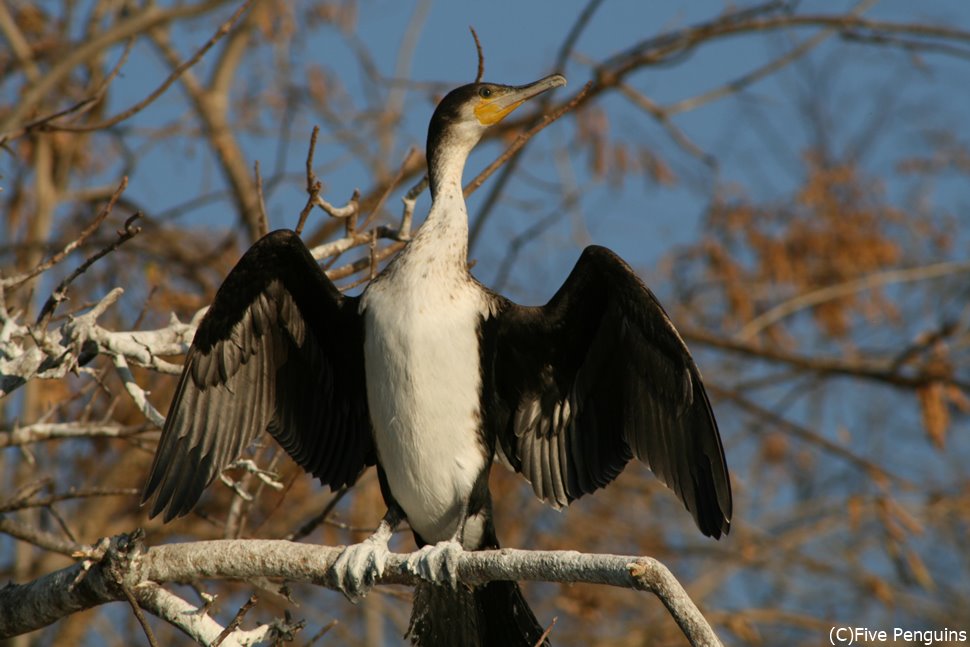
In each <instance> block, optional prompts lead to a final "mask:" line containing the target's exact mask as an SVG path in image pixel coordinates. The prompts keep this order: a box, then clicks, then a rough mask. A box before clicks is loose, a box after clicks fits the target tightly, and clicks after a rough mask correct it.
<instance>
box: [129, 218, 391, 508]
mask: <svg viewBox="0 0 970 647" xmlns="http://www.w3.org/2000/svg"><path fill="white" fill-rule="evenodd" d="M338 376H339V377H338ZM263 431H269V432H270V433H271V434H272V435H273V436H274V437H275V438H276V440H277V441H278V442H279V443H280V445H281V446H282V447H283V448H284V449H285V450H286V451H287V452H288V453H289V454H290V455H291V456H293V458H294V460H296V461H297V462H298V463H299V464H300V465H301V466H302V467H303V468H304V469H306V470H307V471H309V472H311V473H312V474H313V475H315V476H317V477H318V478H320V480H321V481H323V482H324V483H326V484H328V485H330V486H331V487H332V488H338V487H342V486H344V485H349V484H351V483H353V481H354V480H356V478H357V476H359V474H360V472H361V471H363V469H364V468H365V467H366V466H368V465H373V464H374V461H375V454H374V447H373V440H372V437H371V430H370V423H369V418H368V414H367V402H366V394H365V386H364V362H363V331H362V323H361V320H360V316H359V314H358V310H357V299H355V298H352V297H345V296H343V295H342V294H340V292H339V291H338V290H337V289H336V287H334V285H333V284H332V283H331V282H330V281H329V279H327V277H326V275H325V274H324V273H323V271H322V270H321V269H320V267H319V266H318V265H317V264H316V262H315V261H314V260H313V257H312V256H311V255H310V253H309V251H308V250H307V249H306V247H305V246H304V245H303V242H302V241H301V240H300V239H299V237H298V236H297V235H296V234H294V233H293V232H291V231H287V230H279V231H275V232H272V233H270V234H268V235H266V236H265V237H263V238H262V239H261V240H260V241H258V242H257V243H256V244H255V245H253V247H251V248H250V249H249V251H247V252H246V254H245V255H243V257H242V258H241V259H240V261H239V263H238V264H237V265H236V267H235V268H233V270H232V272H230V274H229V276H227V277H226V280H225V282H224V283H223V285H222V287H220V288H219V291H218V293H217V294H216V298H215V300H214V302H213V304H212V307H211V308H210V309H209V311H208V312H207V313H206V315H205V317H204V318H203V320H202V322H201V323H200V325H199V329H198V331H197V332H196V336H195V339H194V340H193V342H192V347H191V348H190V349H189V352H188V354H187V355H186V359H185V366H184V368H183V372H182V376H181V378H180V379H179V383H178V386H177V387H176V391H175V397H174V398H173V400H172V405H171V407H170V408H169V415H168V417H167V418H166V421H165V426H164V428H163V430H162V436H161V439H160V440H159V444H158V448H157V450H156V453H155V460H154V462H153V464H152V469H151V472H150V474H149V477H148V481H147V483H146V486H145V492H144V495H143V498H142V501H143V502H148V501H151V502H152V505H151V509H150V513H151V515H152V516H155V515H156V514H159V513H161V512H164V513H165V519H166V520H169V519H171V518H173V517H176V516H179V515H183V514H185V513H187V512H188V511H189V510H190V509H191V508H192V506H193V505H195V503H196V501H198V499H199V497H200V496H201V494H202V491H203V490H204V489H205V488H206V486H208V484H209V483H211V482H212V480H213V479H214V478H215V477H216V476H217V475H218V474H219V472H220V471H221V470H222V469H224V468H225V467H226V465H228V464H229V463H230V462H231V461H233V460H234V459H236V458H237V457H238V456H239V455H240V454H241V453H242V452H243V451H244V450H245V448H246V447H247V446H249V445H250V444H251V443H252V442H253V441H254V440H255V439H256V437H257V436H258V435H259V434H260V433H262V432H263Z"/></svg>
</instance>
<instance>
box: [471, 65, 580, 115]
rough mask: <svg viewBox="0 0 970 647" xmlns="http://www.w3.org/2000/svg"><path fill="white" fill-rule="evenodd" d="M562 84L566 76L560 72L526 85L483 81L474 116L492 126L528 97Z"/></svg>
mask: <svg viewBox="0 0 970 647" xmlns="http://www.w3.org/2000/svg"><path fill="white" fill-rule="evenodd" d="M563 85H566V77H564V76H563V75H562V74H551V75H549V76H547V77H544V78H541V79H539V80H538V81H535V82H534V83H528V84H526V85H492V84H489V83H484V84H482V89H481V90H480V92H479V96H480V97H481V103H479V105H477V106H476V107H475V116H476V117H478V120H479V121H480V122H481V123H482V124H483V125H486V126H492V125H494V124H497V123H498V122H500V121H502V120H503V119H505V117H507V116H508V115H509V114H510V113H511V112H512V111H513V110H515V109H516V108H518V107H519V106H521V105H522V104H523V103H525V102H526V101H528V100H529V99H531V98H533V97H535V96H537V95H540V94H542V93H543V92H545V91H546V90H551V89H552V88H558V87H560V86H563Z"/></svg>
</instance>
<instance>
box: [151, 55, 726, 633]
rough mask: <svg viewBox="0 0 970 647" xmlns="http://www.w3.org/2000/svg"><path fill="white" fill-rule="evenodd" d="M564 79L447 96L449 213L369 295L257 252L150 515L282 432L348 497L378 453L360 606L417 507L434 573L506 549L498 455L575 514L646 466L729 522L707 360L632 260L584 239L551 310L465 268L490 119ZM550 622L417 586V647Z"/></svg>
mask: <svg viewBox="0 0 970 647" xmlns="http://www.w3.org/2000/svg"><path fill="white" fill-rule="evenodd" d="M565 82H566V80H565V79H564V78H563V77H562V76H560V75H558V74H557V75H552V76H549V77H546V78H544V79H541V80H539V81H537V82H535V83H532V84H529V85H524V86H518V87H515V86H506V85H497V84H493V83H473V84H470V85H465V86H462V87H460V88H458V89H456V90H453V91H452V92H450V93H449V94H448V95H447V96H446V97H445V98H444V99H443V100H442V101H441V103H440V104H439V105H438V107H437V109H436V110H435V112H434V116H433V117H432V119H431V124H430V127H429V131H428V142H427V160H428V174H429V178H430V189H431V197H432V206H431V211H430V213H429V214H428V217H427V219H426V221H425V222H424V224H423V226H422V227H421V228H420V229H419V230H418V232H417V233H416V235H415V236H414V239H413V240H412V241H411V242H410V243H409V244H408V245H407V247H406V248H405V249H404V250H403V251H402V252H401V253H400V254H398V255H397V256H396V257H395V258H394V259H393V260H392V261H391V262H390V263H389V264H388V265H387V267H386V268H385V269H384V271H383V272H381V273H380V274H379V275H378V276H377V277H376V278H375V279H374V280H373V281H371V282H370V284H369V285H368V286H367V288H366V289H365V290H364V292H363V294H362V295H361V296H359V297H353V296H346V295H343V294H341V293H340V292H339V291H338V290H337V288H336V287H335V286H334V285H333V283H331V282H330V280H329V279H328V278H327V277H326V275H325V274H324V272H323V271H322V270H321V269H320V267H319V265H317V263H316V262H315V261H314V259H313V258H312V256H311V255H310V253H309V251H308V250H307V248H306V247H305V246H304V244H303V242H302V241H301V240H300V238H299V237H298V236H297V235H296V234H295V233H294V232H292V231H288V230H278V231H275V232H272V233H270V234H267V235H266V236H265V237H264V238H262V239H261V240H259V241H258V242H257V243H255V244H254V245H253V246H252V247H251V248H250V249H249V251H247V252H246V253H245V255H243V257H242V258H241V259H240V261H239V263H238V264H237V265H236V267H235V268H234V269H233V270H232V271H231V272H230V274H229V275H228V276H227V277H226V280H225V282H224V283H223V285H222V286H221V287H220V288H219V291H218V292H217V294H216V297H215V301H214V302H213V304H212V306H211V308H210V309H209V311H208V312H207V313H206V315H205V317H204V318H203V319H202V321H201V323H200V325H199V328H198V331H197V332H196V335H195V339H194V341H193V342H192V346H191V348H190V349H189V352H188V355H187V357H186V360H185V366H184V369H183V372H182V376H181V379H180V380H179V383H178V387H177V390H176V393H175V397H174V399H173V402H172V405H171V408H170V410H169V414H168V418H167V419H166V421H165V426H164V429H163V431H162V436H161V439H160V441H159V445H158V449H157V451H156V454H155V460H154V463H153V465H152V468H151V474H150V476H149V478H148V482H147V485H146V487H145V492H144V496H143V502H147V501H149V500H153V503H152V505H151V510H150V512H151V515H152V516H155V515H157V514H159V513H164V517H165V520H166V521H167V520H169V519H172V518H173V517H176V516H179V515H183V514H185V513H187V512H188V511H189V510H190V509H191V508H192V507H193V505H195V503H196V502H197V501H198V499H199V497H200V496H201V494H202V491H203V490H204V489H205V487H206V486H207V485H208V484H209V483H210V482H212V480H213V479H214V478H215V477H216V476H217V475H218V474H219V473H220V471H221V470H222V469H223V468H224V467H225V466H226V465H227V464H228V463H229V462H230V461H232V460H233V459H235V458H236V457H237V456H238V455H239V454H240V453H241V452H242V451H243V449H244V448H245V447H246V446H247V445H249V444H250V443H251V442H252V441H253V440H254V439H255V438H256V437H257V435H258V434H259V433H260V432H262V431H264V430H268V431H269V433H270V434H271V435H272V436H273V437H275V438H276V440H277V441H278V442H279V443H280V444H281V445H282V446H283V448H284V449H285V450H286V451H287V452H289V454H290V455H291V456H292V457H293V458H294V459H295V460H296V461H297V463H299V464H300V465H301V466H302V467H303V468H304V469H305V470H307V471H308V472H310V473H312V474H313V475H314V476H316V477H318V478H319V479H320V480H321V481H322V482H323V483H326V484H327V485H329V486H330V487H331V488H334V489H336V488H340V487H343V486H348V485H351V484H353V483H354V482H355V481H356V480H357V478H358V476H359V475H360V474H361V472H362V471H363V470H364V469H365V468H367V467H368V466H370V465H377V470H378V476H379V480H380V485H381V492H382V494H383V496H384V500H385V502H386V503H387V507H388V512H387V514H386V515H385V517H384V519H383V520H382V521H381V523H380V525H379V527H378V530H377V532H375V534H374V535H373V536H372V537H370V538H369V539H368V540H366V541H364V542H362V543H361V544H356V545H354V546H350V547H348V548H347V549H345V550H344V552H343V553H342V554H341V556H340V558H339V559H338V562H337V564H336V565H335V569H336V571H337V574H338V580H339V582H340V586H341V588H342V589H343V590H344V592H345V593H347V594H348V596H350V597H352V598H354V597H357V596H359V595H362V594H363V593H365V592H366V591H367V589H368V588H369V587H370V585H372V584H373V582H374V578H375V577H376V576H377V575H378V574H379V573H380V572H381V570H382V569H383V566H384V563H385V559H386V555H387V554H388V553H387V542H388V539H389V538H390V535H391V531H392V530H393V528H394V527H395V526H396V525H398V523H399V522H400V521H402V520H404V519H407V520H408V522H409V524H410V527H411V529H412V531H413V533H414V537H415V540H416V542H417V543H418V545H419V546H422V547H423V548H422V550H421V551H420V552H419V553H417V554H416V557H415V558H413V559H412V561H411V564H410V565H411V567H412V568H413V569H414V571H415V572H418V573H419V574H421V575H423V576H424V577H425V578H426V579H430V578H432V577H433V576H434V575H435V574H437V573H441V572H444V573H445V574H446V575H447V576H448V577H449V578H451V579H452V583H454V571H453V568H454V557H455V555H456V554H457V552H458V551H460V550H462V549H464V550H483V549H490V548H497V547H498V545H499V544H498V540H497V538H496V533H495V528H494V526H493V523H492V515H491V506H492V503H491V498H490V495H489V489H488V474H489V468H490V467H491V464H492V461H493V458H494V457H495V456H496V454H497V453H498V452H500V453H501V455H502V456H503V457H504V459H505V460H506V461H507V462H508V463H509V464H510V465H511V466H512V467H513V468H514V469H515V470H516V471H518V472H520V473H521V474H522V475H523V476H524V477H525V478H526V479H528V481H529V482H530V483H531V484H532V487H533V489H534V490H535V493H536V495H537V496H538V497H539V498H541V499H543V500H545V501H546V502H548V503H549V504H551V505H553V506H557V507H558V506H565V505H567V504H568V503H570V502H571V501H573V500H574V499H576V498H578V497H580V496H582V495H584V494H588V493H591V492H593V491H594V490H596V489H598V488H601V487H603V486H605V485H606V484H608V483H609V482H610V481H612V480H613V479H614V478H615V477H616V476H617V474H619V473H620V471H621V470H622V469H623V466H624V465H625V464H626V463H627V462H628V461H629V460H630V459H631V458H633V457H634V456H635V457H637V458H639V459H640V460H642V461H644V462H645V463H647V464H648V465H649V466H650V468H651V469H652V470H653V472H654V473H655V474H656V475H657V476H658V477H659V478H660V479H661V480H662V481H663V482H664V483H666V484H667V485H668V486H669V487H670V488H671V489H672V490H673V491H674V492H675V493H676V494H677V496H678V497H680V499H681V500H682V501H683V503H684V505H685V506H686V507H687V509H688V510H689V511H690V513H691V515H693V517H694V520H695V521H696V523H697V525H698V527H699V528H700V530H701V532H703V533H704V534H705V535H709V536H713V537H715V538H717V537H720V536H721V534H722V533H727V532H728V530H729V528H730V520H731V505H732V504H731V489H730V483H729V480H728V471H727V465H726V463H725V460H724V452H723V449H722V447H721V440H720V437H719V434H718V430H717V424H716V422H715V420H714V415H713V413H712V411H711V406H710V403H709V402H708V398H707V394H706V393H705V391H704V386H703V384H702V382H701V375H700V372H699V371H698V369H697V367H696V366H695V364H694V361H693V359H692V358H691V356H690V353H689V351H688V349H687V346H686V345H685V343H684V341H683V339H681V337H680V335H679V334H678V333H677V331H676V330H675V329H674V326H673V324H672V323H671V321H670V319H669V318H668V317H667V315H666V313H665V312H664V310H663V308H662V307H661V305H660V303H659V302H658V301H657V299H656V297H655V296H654V295H653V293H652V292H651V291H650V290H649V289H648V288H647V287H646V286H645V285H644V284H643V283H642V282H641V281H640V279H639V278H638V277H637V275H636V274H635V273H634V272H633V271H632V270H631V269H630V267H629V266H628V265H627V264H626V263H625V262H623V261H622V260H621V259H620V258H619V257H617V256H616V255H615V254H614V253H613V252H611V251H610V250H608V249H606V248H603V247H597V246H590V247H587V248H586V249H585V250H584V251H583V253H582V255H581V256H580V258H579V261H578V262H577V263H576V266H575V267H574V268H573V270H572V272H571V273H570V274H569V276H568V278H567V279H566V282H565V283H564V284H563V285H562V287H561V288H560V289H559V291H558V292H556V294H555V295H554V296H553V297H552V299H551V300H550V301H549V302H548V303H547V304H546V305H544V306H539V307H526V306H520V305H517V304H515V303H512V302H511V301H509V300H508V299H506V298H505V297H503V296H501V295H498V294H496V293H494V292H492V291H490V290H489V289H488V288H486V287H484V286H482V285H481V284H480V283H479V282H478V281H477V280H475V278H474V277H472V276H471V274H470V273H469V271H468V264H467V251H468V214H467V211H466V208H465V201H464V197H463V195H462V184H461V179H462V171H463V169H464V166H465V161H466V159H467V157H468V155H469V153H470V152H471V150H472V148H473V147H474V146H475V145H476V144H477V143H478V141H479V139H480V138H481V137H482V134H483V133H484V132H485V130H486V129H487V128H488V127H489V126H491V125H493V124H496V123H498V122H499V121H501V120H502V119H503V118H504V117H505V116H507V115H508V114H509V113H511V112H512V111H513V110H515V109H516V108H517V107H518V106H519V105H521V104H522V103H523V102H525V101H526V100H528V99H530V98H532V97H534V96H536V95H538V94H539V93H541V92H544V91H546V90H548V89H550V88H554V87H557V86H561V85H564V84H565ZM439 581H440V580H439ZM542 631H543V630H542V626H541V625H540V624H539V623H538V622H537V621H536V619H535V616H534V615H533V614H532V611H531V610H530V609H529V606H528V604H527V603H526V602H525V600H524V599H523V597H522V594H521V592H520V590H519V587H518V584H516V583H515V582H491V583H489V584H485V585H482V586H477V587H474V588H471V589H469V588H467V587H465V586H464V585H458V586H448V585H447V584H444V585H442V584H431V583H430V582H425V583H423V584H421V585H419V586H418V587H417V589H416V591H415V603H414V610H413V612H412V619H411V626H410V629H409V634H410V636H411V639H412V641H413V642H414V643H415V644H418V645H424V646H435V647H444V646H448V647H454V646H456V645H468V646H482V647H497V646H502V647H507V646H510V645H521V646H523V647H525V646H528V647H532V646H533V645H534V644H535V643H536V642H537V641H538V639H539V638H540V637H541V634H542ZM544 644H548V643H544Z"/></svg>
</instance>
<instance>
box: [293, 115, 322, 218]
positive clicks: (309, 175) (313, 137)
mask: <svg viewBox="0 0 970 647" xmlns="http://www.w3.org/2000/svg"><path fill="white" fill-rule="evenodd" d="M319 136H320V126H314V127H313V132H312V133H310V147H309V148H308V149H307V154H306V192H307V201H306V205H305V206H304V207H303V211H301V212H300V219H299V220H298V221H297V223H296V229H295V230H294V231H296V235H297V236H299V235H301V234H302V233H303V225H305V224H306V219H307V217H309V215H310V212H311V211H313V206H314V205H315V204H316V203H317V198H319V197H320V188H321V184H320V181H319V180H318V179H317V174H316V173H314V172H313V153H314V151H315V150H316V148H317V137H319Z"/></svg>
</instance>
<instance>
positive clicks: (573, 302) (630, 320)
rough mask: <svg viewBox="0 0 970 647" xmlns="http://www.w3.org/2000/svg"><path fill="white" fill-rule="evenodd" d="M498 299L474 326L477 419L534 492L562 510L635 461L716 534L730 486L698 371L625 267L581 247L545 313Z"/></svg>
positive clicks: (723, 523) (725, 520) (725, 526)
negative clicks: (480, 404) (483, 392)
mask: <svg viewBox="0 0 970 647" xmlns="http://www.w3.org/2000/svg"><path fill="white" fill-rule="evenodd" d="M497 299H498V300H497V302H496V303H497V305H496V308H497V310H498V312H497V314H496V315H495V316H494V317H492V318H490V319H489V320H487V321H486V322H485V323H484V326H486V328H488V327H490V328H491V329H490V330H485V331H483V339H485V340H489V341H487V343H488V344H490V345H491V346H490V347H486V348H485V349H484V351H483V360H484V362H483V365H484V366H485V371H484V379H485V381H486V385H487V387H488V389H489V390H488V392H490V393H492V394H493V396H492V397H493V398H494V401H493V402H491V403H490V404H489V407H488V409H487V411H488V416H489V419H488V420H487V421H486V424H488V425H489V426H490V428H491V429H492V430H493V431H494V433H495V434H496V436H497V438H498V443H499V447H500V448H501V450H502V452H503V454H504V455H505V456H506V458H507V459H508V461H509V463H510V464H511V465H512V467H513V468H514V469H515V470H516V471H518V472H520V473H521V474H522V475H523V476H524V477H525V478H526V479H528V480H529V481H530V482H531V483H532V487H533V489H534V490H535V493H536V495H537V496H538V497H539V498H541V499H544V500H545V501H547V502H548V503H550V504H552V505H555V506H563V505H566V504H568V503H569V502H571V501H572V500H574V499H576V498H578V497H580V496H582V495H583V494H588V493H591V492H593V491H595V490H596V489H598V488H601V487H603V486H605V485H606V484H608V483H609V482H611V481H612V480H613V479H614V478H616V476H617V475H618V474H619V473H620V471H621V470H622V469H623V467H624V466H625V465H626V463H627V461H629V460H630V459H631V458H633V457H634V456H635V457H637V458H639V459H640V460H642V461H643V462H645V463H646V464H648V465H649V466H650V468H651V469H652V470H653V472H654V473H655V474H656V475H657V476H658V477H659V478H660V479H661V480H662V481H663V482H664V483H666V484H667V486H668V487H670V488H671V489H672V490H673V491H674V492H675V493H676V494H677V496H678V497H680V499H681V500H682V501H683V502H684V504H685V505H686V507H687V509H688V510H689V511H690V513H691V514H692V515H693V517H694V519H695V521H696V522H697V525H698V526H699V527H700V529H701V531H702V532H703V533H704V534H705V535H711V536H714V537H720V535H721V533H722V532H723V533H727V532H728V530H729V528H730V520H731V507H732V502H731V486H730V482H729V479H728V471H727V465H726V463H725V460H724V450H723V448H722V446H721V439H720V435H719V434H718V430H717V423H716V422H715V420H714V414H713V412H712V411H711V405H710V402H709V401H708V398H707V394H706V392H705V391H704V385H703V383H702V382H701V376H700V372H699V371H698V369H697V366H695V364H694V361H693V359H692V358H691V356H690V352H689V351H688V349H687V346H686V345H685V344H684V341H683V340H682V339H681V337H680V335H679V334H678V333H677V331H676V330H675V329H674V326H673V324H672V323H671V322H670V319H669V318H668V317H667V314H666V313H665V312H664V310H663V308H662V307H661V305H660V303H659V302H658V301H657V299H656V297H655V296H654V295H653V293H652V292H650V290H649V289H648V288H647V287H646V286H645V285H644V284H643V283H642V282H641V281H640V279H639V278H638V277H637V276H636V274H635V273H634V272H633V270H632V269H630V267H629V266H628V265H627V264H626V263H624V262H623V261H622V260H621V259H620V258H619V257H617V256H616V255H615V254H614V253H613V252H611V251H610V250H608V249H605V248H603V247H595V246H592V247H588V248H586V250H585V251H584V252H583V254H582V256H581V257H580V259H579V261H578V262H577V263H576V266H575V268H573V271H572V273H570V275H569V277H568V278H567V279H566V282H565V283H564V284H563V286H562V287H561V288H560V289H559V291H558V292H557V293H556V294H555V296H553V298H552V300H550V301H549V303H547V304H546V305H545V306H542V307H523V306H518V305H515V304H513V303H511V302H509V301H507V300H504V299H502V298H501V297H497Z"/></svg>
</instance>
